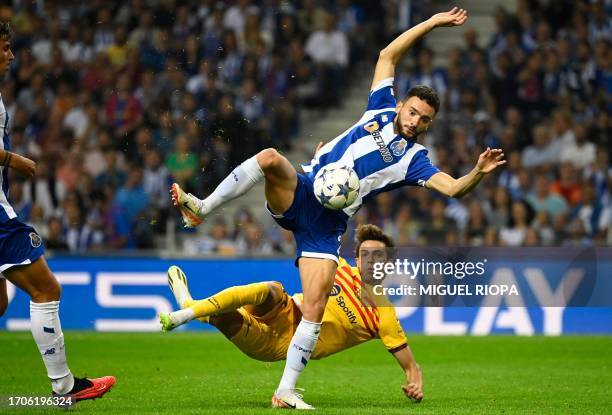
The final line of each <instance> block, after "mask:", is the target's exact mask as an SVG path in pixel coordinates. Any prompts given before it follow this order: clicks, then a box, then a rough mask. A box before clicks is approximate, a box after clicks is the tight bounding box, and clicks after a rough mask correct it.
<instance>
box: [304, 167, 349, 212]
mask: <svg viewBox="0 0 612 415" xmlns="http://www.w3.org/2000/svg"><path fill="white" fill-rule="evenodd" d="M314 194H315V197H316V198H317V200H318V201H319V203H321V204H322V205H323V206H325V207H326V208H328V209H333V210H341V209H345V208H347V207H349V206H350V205H352V204H353V202H354V201H355V199H357V196H358V195H359V176H357V173H355V170H353V168H352V167H349V166H338V165H327V166H325V167H323V168H322V169H321V170H319V171H318V172H317V175H316V176H315V180H314Z"/></svg>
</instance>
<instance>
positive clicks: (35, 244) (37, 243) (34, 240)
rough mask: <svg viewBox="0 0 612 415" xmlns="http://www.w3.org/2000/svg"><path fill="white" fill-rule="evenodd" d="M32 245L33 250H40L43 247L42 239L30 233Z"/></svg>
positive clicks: (34, 233)
mask: <svg viewBox="0 0 612 415" xmlns="http://www.w3.org/2000/svg"><path fill="white" fill-rule="evenodd" d="M30 244H31V245H32V248H38V247H39V246H41V245H42V239H41V238H40V236H39V235H38V234H37V233H36V232H30Z"/></svg>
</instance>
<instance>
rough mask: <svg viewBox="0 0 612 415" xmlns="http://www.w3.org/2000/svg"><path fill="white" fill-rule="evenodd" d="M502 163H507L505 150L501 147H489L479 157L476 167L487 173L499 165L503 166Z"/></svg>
mask: <svg viewBox="0 0 612 415" xmlns="http://www.w3.org/2000/svg"><path fill="white" fill-rule="evenodd" d="M502 164H506V160H504V152H503V150H502V149H500V148H494V149H491V148H489V147H487V149H486V150H485V151H483V152H482V154H480V156H479V157H478V163H476V168H477V169H478V171H479V172H480V173H485V174H486V173H490V172H492V171H493V170H495V168H496V167H497V166H501V165H502Z"/></svg>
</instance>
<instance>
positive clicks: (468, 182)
mask: <svg viewBox="0 0 612 415" xmlns="http://www.w3.org/2000/svg"><path fill="white" fill-rule="evenodd" d="M503 164H506V160H504V153H503V151H502V150H501V149H499V148H496V149H490V148H488V147H487V149H486V150H485V151H484V152H482V153H481V154H480V156H479V157H478V162H477V163H476V166H475V167H474V168H473V169H472V171H471V172H469V173H468V174H466V175H465V176H463V177H461V178H459V179H455V178H453V177H452V176H450V175H448V174H446V173H443V172H439V173H436V174H434V175H433V176H431V177H430V178H429V180H428V181H427V183H425V186H426V187H428V188H430V189H434V190H437V191H438V192H440V193H442V194H444V195H446V196H449V197H456V198H461V197H463V196H465V195H466V194H468V193H469V192H471V191H472V189H473V188H474V187H476V185H477V184H478V183H480V180H482V178H483V177H484V175H485V174H487V173H491V172H492V171H493V170H495V169H496V168H497V167H498V166H501V165H503Z"/></svg>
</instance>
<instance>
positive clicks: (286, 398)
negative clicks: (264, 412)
mask: <svg viewBox="0 0 612 415" xmlns="http://www.w3.org/2000/svg"><path fill="white" fill-rule="evenodd" d="M299 390H300V391H301V389H299ZM297 391H298V389H293V390H286V391H276V392H274V395H272V407H273V408H282V409H315V407H314V406H312V405H309V404H307V403H306V402H304V399H303V397H302V394H300V393H297Z"/></svg>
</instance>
